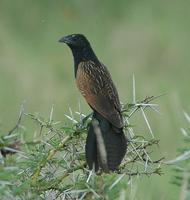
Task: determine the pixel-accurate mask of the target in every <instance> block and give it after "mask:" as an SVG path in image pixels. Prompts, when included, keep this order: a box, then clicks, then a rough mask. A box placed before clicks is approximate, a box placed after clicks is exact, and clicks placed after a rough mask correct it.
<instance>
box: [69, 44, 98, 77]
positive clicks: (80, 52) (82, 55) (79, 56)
mask: <svg viewBox="0 0 190 200" xmlns="http://www.w3.org/2000/svg"><path fill="white" fill-rule="evenodd" d="M71 50H72V53H73V57H74V70H75V77H76V73H77V69H78V65H79V63H80V62H82V61H89V60H91V61H94V62H99V60H98V58H97V57H96V55H95V53H94V51H93V50H92V47H91V46H90V45H89V46H87V47H84V48H76V47H75V48H71Z"/></svg>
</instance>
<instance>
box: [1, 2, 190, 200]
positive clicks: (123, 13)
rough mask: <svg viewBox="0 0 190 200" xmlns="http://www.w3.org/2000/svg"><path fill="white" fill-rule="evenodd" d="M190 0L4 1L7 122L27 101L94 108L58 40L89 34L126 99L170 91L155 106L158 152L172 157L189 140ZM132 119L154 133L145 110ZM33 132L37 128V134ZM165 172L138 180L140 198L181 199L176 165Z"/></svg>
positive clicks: (59, 110)
mask: <svg viewBox="0 0 190 200" xmlns="http://www.w3.org/2000/svg"><path fill="white" fill-rule="evenodd" d="M189 7H190V1H184V0H168V1H166V0H151V1H150V0H149V1H148V0H141V1H136V0H133V1H132V0H120V1H114V0H104V1H101V0H97V1H92V0H81V1H79V0H62V1H61V0H54V1H53V0H51V1H50V0H40V1H39V0H30V1H29V0H28V1H26V0H17V1H16V0H15V1H12V0H0V123H1V126H0V128H1V133H4V132H6V131H8V130H9V129H11V128H12V126H13V125H14V124H15V121H16V119H17V116H18V111H19V107H20V104H21V103H22V102H23V100H25V101H26V104H25V106H26V109H27V111H28V112H39V113H41V114H42V115H43V116H47V115H48V113H49V111H50V109H51V106H52V104H54V108H55V113H54V116H55V118H56V120H61V121H65V120H66V118H65V117H64V113H69V111H68V107H69V106H70V107H71V108H72V109H73V110H78V101H79V100H80V102H81V104H82V110H83V111H84V112H86V113H88V112H90V109H89V108H88V106H87V104H86V103H85V101H84V99H83V98H82V97H81V96H80V95H79V92H78V91H77V89H76V86H75V82H74V75H73V60H72V55H71V52H70V50H69V49H68V47H67V46H66V45H63V44H60V43H58V42H57V41H58V39H59V38H60V37H62V36H63V35H67V34H70V33H83V34H85V35H86V36H87V37H88V39H89V40H90V41H91V44H92V46H93V48H94V50H95V52H96V54H97V56H98V57H99V58H100V60H101V61H102V62H103V63H104V64H106V66H108V68H109V70H110V72H111V74H112V77H113V80H114V82H115V84H116V86H117V88H118V92H119V94H120V98H121V101H122V102H125V103H126V102H131V100H132V76H133V74H135V77H136V90H137V97H138V99H143V98H144V97H145V96H151V95H159V94H161V93H167V95H165V96H163V97H162V98H160V99H159V100H158V101H157V102H158V104H159V105H160V111H161V113H162V114H161V115H158V114H156V113H154V112H148V116H149V119H150V123H151V126H152V129H153V131H154V133H155V136H156V138H158V139H160V147H159V148H158V149H156V151H158V152H159V154H161V155H164V156H166V158H167V159H171V158H173V157H174V156H175V155H176V149H177V148H179V147H180V146H181V145H182V136H181V133H180V127H181V126H185V124H184V119H183V114H182V112H183V110H186V111H187V112H188V111H189V110H190V104H189V102H190V92H189V75H190V55H189V52H190V12H189ZM133 124H134V126H135V129H136V131H137V133H138V134H145V136H146V137H149V135H148V130H147V128H146V126H145V123H144V121H143V119H142V117H141V116H140V114H139V117H137V119H135V120H133ZM32 134H33V132H32V131H31V135H32ZM164 173H165V175H163V176H162V177H158V176H152V177H150V178H147V177H143V178H140V179H138V181H137V182H138V185H137V187H134V189H135V188H136V192H137V193H136V199H143V200H145V199H146V200H147V199H162V200H163V199H179V192H180V191H179V188H177V187H176V186H173V185H171V183H170V182H171V181H172V178H171V175H173V174H174V173H173V172H171V171H170V170H169V169H165V170H164Z"/></svg>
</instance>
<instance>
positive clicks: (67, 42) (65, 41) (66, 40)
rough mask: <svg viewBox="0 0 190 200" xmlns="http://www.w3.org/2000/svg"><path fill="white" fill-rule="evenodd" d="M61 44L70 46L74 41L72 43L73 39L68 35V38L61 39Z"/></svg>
mask: <svg viewBox="0 0 190 200" xmlns="http://www.w3.org/2000/svg"><path fill="white" fill-rule="evenodd" d="M59 42H64V43H66V44H70V43H71V42H72V41H71V37H70V36H69V35H68V36H64V37H62V38H61V39H59Z"/></svg>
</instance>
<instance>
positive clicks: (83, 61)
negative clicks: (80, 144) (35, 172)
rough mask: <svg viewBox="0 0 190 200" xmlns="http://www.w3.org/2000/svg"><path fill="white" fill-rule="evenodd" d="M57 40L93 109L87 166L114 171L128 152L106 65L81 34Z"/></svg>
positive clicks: (89, 129)
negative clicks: (65, 47) (69, 55)
mask: <svg viewBox="0 0 190 200" xmlns="http://www.w3.org/2000/svg"><path fill="white" fill-rule="evenodd" d="M59 42H63V43H65V44H67V45H68V47H69V48H70V49H71V51H72V54H73V59H74V76H75V81H76V85H77V87H78V89H79V91H80V92H81V94H82V96H83V97H84V98H85V99H86V102H87V103H88V104H89V106H90V107H91V109H92V110H93V115H92V121H91V123H90V124H89V128H88V134H87V139H86V146H85V154H86V160H87V164H88V166H89V169H90V170H92V169H95V171H98V170H99V169H102V170H103V171H105V172H109V171H114V170H116V169H118V167H119V165H120V163H121V161H122V160H123V157H124V156H125V154H126V151H127V138H126V136H125V134H124V130H123V129H124V122H123V117H122V111H121V104H120V100H119V95H118V92H117V89H116V87H115V84H114V83H113V81H112V77H111V75H110V73H109V71H108V69H107V67H106V66H105V65H104V64H103V63H102V62H101V61H100V60H99V59H98V57H97V56H96V54H95V52H94V51H93V49H92V47H91V44H90V42H89V40H88V39H87V38H86V37H85V36H84V35H83V34H70V35H67V36H64V37H62V38H61V39H60V40H59ZM95 122H96V123H95ZM98 133H100V134H98ZM102 149H103V150H105V155H103V153H102V152H103V150H102Z"/></svg>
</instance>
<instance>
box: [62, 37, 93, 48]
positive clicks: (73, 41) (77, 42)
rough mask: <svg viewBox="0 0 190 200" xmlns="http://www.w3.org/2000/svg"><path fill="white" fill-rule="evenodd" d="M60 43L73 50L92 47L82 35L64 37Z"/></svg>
mask: <svg viewBox="0 0 190 200" xmlns="http://www.w3.org/2000/svg"><path fill="white" fill-rule="evenodd" d="M59 42H64V43H66V44H67V45H68V46H69V47H70V48H71V49H73V48H77V49H83V48H85V47H88V46H90V43H89V42H88V40H87V39H86V37H85V36H84V35H82V34H71V35H67V36H64V37H62V38H61V39H60V40H59Z"/></svg>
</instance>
